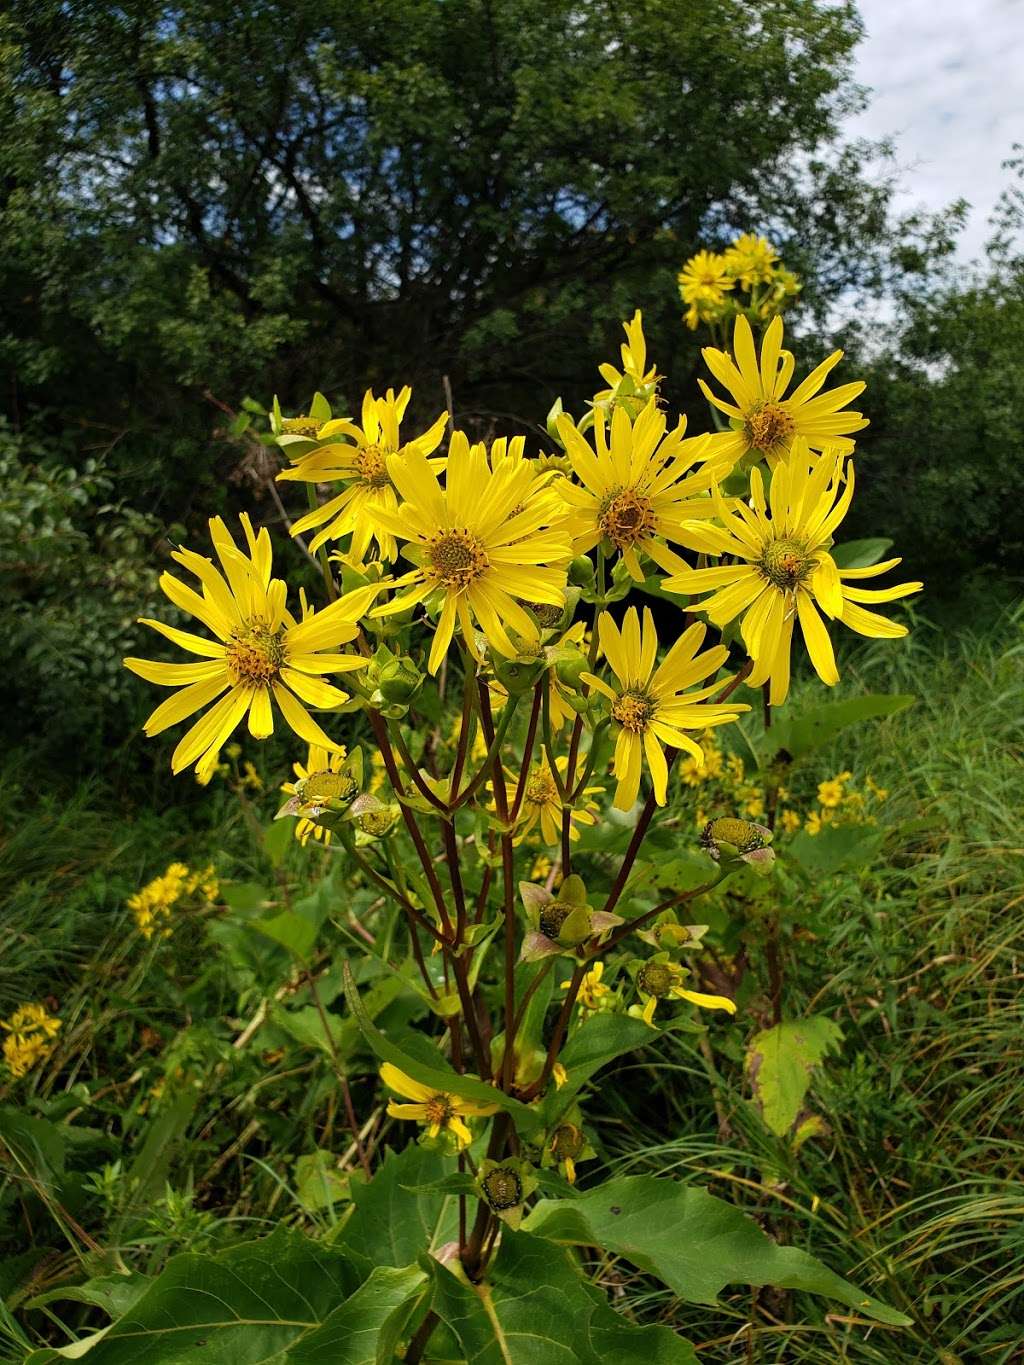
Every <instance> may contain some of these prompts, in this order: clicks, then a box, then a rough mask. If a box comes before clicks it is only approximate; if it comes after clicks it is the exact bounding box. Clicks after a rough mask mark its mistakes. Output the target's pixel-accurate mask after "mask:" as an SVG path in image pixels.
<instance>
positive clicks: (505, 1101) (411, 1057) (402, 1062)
mask: <svg viewBox="0 0 1024 1365" xmlns="http://www.w3.org/2000/svg"><path fill="white" fill-rule="evenodd" d="M345 998H346V1000H347V1001H348V1005H349V1009H350V1010H351V1011H352V1015H353V1017H354V1019H355V1021H356V1023H357V1024H358V1025H359V1028H360V1030H361V1031H362V1034H363V1037H364V1038H365V1039H366V1041H367V1043H368V1044H369V1046H370V1048H371V1050H372V1051H373V1052H374V1053H375V1054H376V1055H377V1056H378V1057H379V1058H380V1059H381V1061H382V1062H390V1063H391V1064H392V1065H393V1066H397V1067H398V1068H399V1070H400V1071H404V1072H405V1073H406V1075H407V1076H411V1077H412V1078H413V1080H416V1081H420V1082H421V1083H422V1084H423V1085H429V1086H433V1087H435V1088H436V1089H437V1090H443V1091H446V1092H448V1093H449V1094H452V1095H461V1096H462V1097H463V1099H467V1100H478V1101H479V1102H480V1103H482V1104H497V1105H498V1106H499V1107H500V1108H502V1109H504V1110H506V1111H507V1112H508V1113H509V1114H510V1115H511V1116H512V1118H513V1119H514V1121H515V1125H516V1128H517V1129H518V1131H519V1132H520V1133H521V1134H522V1135H523V1136H524V1137H528V1136H529V1135H530V1134H531V1133H534V1132H536V1131H537V1130H538V1128H539V1127H540V1126H541V1117H540V1114H539V1113H538V1112H537V1111H536V1110H535V1109H530V1108H528V1107H527V1106H526V1105H525V1104H523V1103H522V1102H521V1101H520V1100H515V1099H513V1098H512V1097H511V1096H510V1095H506V1094H504V1092H503V1091H501V1090H499V1089H498V1088H497V1087H496V1086H493V1085H488V1084H487V1083H486V1082H485V1081H481V1080H478V1079H477V1078H476V1077H474V1076H461V1075H459V1073H458V1072H457V1071H453V1070H452V1068H451V1067H450V1066H449V1065H448V1063H447V1062H446V1060H445V1059H444V1057H442V1055H441V1053H440V1051H438V1050H437V1049H436V1048H434V1047H431V1048H430V1049H429V1052H427V1050H425V1049H423V1048H422V1047H417V1049H416V1052H415V1053H414V1052H413V1051H412V1050H411V1049H410V1048H405V1047H402V1046H400V1045H399V1044H398V1043H396V1042H394V1041H393V1040H392V1039H391V1038H388V1037H387V1036H386V1035H385V1034H383V1033H381V1031H380V1029H379V1028H377V1026H376V1025H375V1024H374V1022H373V1020H372V1019H371V1018H370V1016H369V1014H368V1013H367V1011H366V1008H365V1006H364V1005H363V1002H362V1000H361V999H360V997H359V991H358V989H357V988H356V984H355V981H354V980H353V978H352V973H351V971H350V969H349V968H348V966H347V965H346V968H345ZM424 1055H429V1056H430V1060H429V1061H426V1060H424Z"/></svg>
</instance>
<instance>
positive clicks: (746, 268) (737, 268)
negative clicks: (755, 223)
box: [725, 232, 779, 289]
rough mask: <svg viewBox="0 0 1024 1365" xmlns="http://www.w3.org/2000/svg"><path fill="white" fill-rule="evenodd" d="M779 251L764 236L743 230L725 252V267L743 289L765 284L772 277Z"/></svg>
mask: <svg viewBox="0 0 1024 1365" xmlns="http://www.w3.org/2000/svg"><path fill="white" fill-rule="evenodd" d="M778 258H779V253H778V252H777V251H776V250H775V248H774V247H773V246H772V245H771V243H770V242H768V241H767V240H766V239H765V238H764V237H758V236H757V235H756V233H753V232H744V233H743V234H742V236H740V237H737V238H736V240H735V241H734V242H733V244H732V246H731V247H729V248H728V249H727V251H726V253H725V268H726V270H727V271H728V272H729V274H730V275H731V276H732V278H733V279H734V280H739V282H740V284H741V285H743V287H744V288H745V289H752V288H753V287H754V285H756V284H766V283H767V282H768V281H769V280H770V279H771V277H772V272H773V270H774V267H775V262H776V261H777V260H778Z"/></svg>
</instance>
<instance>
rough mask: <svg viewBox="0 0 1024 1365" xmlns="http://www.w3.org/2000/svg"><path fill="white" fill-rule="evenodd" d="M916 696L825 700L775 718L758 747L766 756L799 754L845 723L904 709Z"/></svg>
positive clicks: (870, 695)
mask: <svg viewBox="0 0 1024 1365" xmlns="http://www.w3.org/2000/svg"><path fill="white" fill-rule="evenodd" d="M916 700H917V698H916V697H913V696H898V695H893V694H888V693H880V692H869V693H868V694H867V695H866V696H863V697H850V698H848V699H847V700H846V701H833V702H828V703H826V705H824V706H815V707H813V708H812V709H811V710H808V711H804V712H803V713H802V714H800V715H796V716H787V717H782V718H780V719H779V720H777V721H776V722H775V724H774V725H773V726H772V727H771V729H770V730H766V731H765V734H764V738H763V740H762V741H761V743H760V748H761V750H762V753H763V754H764V756H765V757H766V758H771V757H772V756H773V755H774V754H777V753H786V754H788V755H789V757H790V758H800V757H802V756H803V755H804V754H806V753H810V751H811V750H812V749H819V748H821V746H822V745H823V744H827V743H828V742H829V740H831V739H833V738H834V737H835V736H836V735H837V734H838V733H839V731H840V730H844V729H845V728H846V727H847V726H848V725H856V724H857V722H858V721H862V720H873V719H875V718H876V717H878V716H891V715H895V713H896V712H897V711H905V710H906V709H907V707H908V706H913V704H914V702H915V701H916Z"/></svg>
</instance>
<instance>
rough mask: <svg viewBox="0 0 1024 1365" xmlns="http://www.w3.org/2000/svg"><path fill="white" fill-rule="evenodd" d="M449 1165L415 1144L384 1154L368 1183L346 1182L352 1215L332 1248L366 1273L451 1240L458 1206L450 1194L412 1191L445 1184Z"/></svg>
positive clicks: (335, 1234) (334, 1236) (333, 1236)
mask: <svg viewBox="0 0 1024 1365" xmlns="http://www.w3.org/2000/svg"><path fill="white" fill-rule="evenodd" d="M450 1165H451V1162H450V1161H446V1159H445V1158H444V1157H443V1156H441V1154H440V1153H439V1152H434V1151H429V1150H428V1149H427V1148H425V1147H420V1146H418V1145H416V1144H415V1143H414V1144H413V1145H412V1146H410V1147H407V1148H406V1149H405V1151H404V1152H400V1153H398V1154H395V1153H393V1152H392V1153H389V1154H388V1156H387V1157H386V1159H385V1161H384V1163H383V1165H382V1166H381V1167H380V1168H379V1169H378V1170H377V1171H376V1173H375V1174H374V1177H373V1179H372V1180H371V1181H369V1183H366V1184H364V1183H362V1182H360V1181H358V1180H353V1181H352V1182H351V1186H350V1190H349V1193H350V1194H351V1197H352V1203H353V1206H354V1207H353V1209H352V1213H351V1215H350V1216H349V1218H348V1220H347V1221H346V1223H345V1224H344V1226H343V1227H341V1228H339V1229H338V1230H337V1231H336V1232H333V1233H332V1234H331V1243H332V1245H334V1246H336V1247H338V1249H339V1250H342V1251H344V1252H345V1254H346V1256H349V1257H350V1258H351V1259H353V1260H355V1261H356V1262H358V1263H359V1264H361V1265H364V1266H365V1267H367V1268H369V1267H372V1266H375V1265H389V1266H405V1265H409V1264H410V1263H411V1262H413V1261H415V1260H416V1259H417V1257H419V1256H421V1255H423V1254H424V1253H425V1252H431V1251H436V1250H437V1248H438V1247H440V1246H443V1245H444V1243H445V1242H446V1241H448V1240H450V1238H451V1237H452V1236H454V1235H456V1229H457V1226H458V1224H457V1219H458V1204H457V1200H456V1199H455V1198H454V1197H453V1196H452V1195H450V1194H447V1193H444V1192H442V1191H440V1190H429V1189H426V1190H424V1189H422V1188H417V1187H423V1186H429V1185H432V1184H436V1183H438V1182H440V1181H442V1180H443V1179H444V1176H445V1175H446V1174H447V1167H448V1166H450Z"/></svg>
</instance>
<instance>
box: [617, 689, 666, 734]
mask: <svg viewBox="0 0 1024 1365" xmlns="http://www.w3.org/2000/svg"><path fill="white" fill-rule="evenodd" d="M656 708H657V703H656V702H655V700H654V698H653V697H649V696H648V695H647V694H646V693H645V692H623V694H622V696H621V697H618V698H617V699H616V700H615V701H614V702H613V703H612V718H613V719H614V720H617V721H618V722H619V724H620V725H621V726H622V728H623V729H624V730H631V731H632V732H633V734H635V735H641V734H643V732H644V731H645V730H646V729H647V727H648V725H649V724H650V723H651V720H652V719H653V717H654V712H655V710H656Z"/></svg>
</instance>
